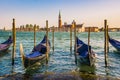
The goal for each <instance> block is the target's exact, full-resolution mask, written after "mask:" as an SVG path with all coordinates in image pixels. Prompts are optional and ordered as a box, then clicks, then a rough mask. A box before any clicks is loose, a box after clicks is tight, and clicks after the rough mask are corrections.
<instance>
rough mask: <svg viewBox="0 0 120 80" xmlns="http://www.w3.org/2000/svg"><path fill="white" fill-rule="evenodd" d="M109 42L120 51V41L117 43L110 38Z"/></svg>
mask: <svg viewBox="0 0 120 80" xmlns="http://www.w3.org/2000/svg"><path fill="white" fill-rule="evenodd" d="M109 42H110V44H111V45H112V46H113V47H114V48H115V49H117V50H118V51H120V41H117V40H115V39H112V38H110V37H109Z"/></svg>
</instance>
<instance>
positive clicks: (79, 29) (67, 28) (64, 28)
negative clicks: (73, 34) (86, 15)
mask: <svg viewBox="0 0 120 80" xmlns="http://www.w3.org/2000/svg"><path fill="white" fill-rule="evenodd" d="M71 27H72V24H67V23H66V22H65V23H64V25H62V19H61V14H60V11H59V16H58V28H59V31H66V32H68V31H70V28H71ZM73 29H74V27H72V31H73ZM76 31H77V32H84V27H83V24H76Z"/></svg>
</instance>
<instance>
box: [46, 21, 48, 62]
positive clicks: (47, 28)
mask: <svg viewBox="0 0 120 80" xmlns="http://www.w3.org/2000/svg"><path fill="white" fill-rule="evenodd" d="M46 38H47V39H46V47H47V52H46V64H48V57H49V55H48V20H46Z"/></svg>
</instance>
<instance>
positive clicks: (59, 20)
mask: <svg viewBox="0 0 120 80" xmlns="http://www.w3.org/2000/svg"><path fill="white" fill-rule="evenodd" d="M58 27H59V28H62V20H61V14H60V11H59V16H58Z"/></svg>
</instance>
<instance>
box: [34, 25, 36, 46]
mask: <svg viewBox="0 0 120 80" xmlns="http://www.w3.org/2000/svg"><path fill="white" fill-rule="evenodd" d="M35 46H36V24H35V25H34V47H35Z"/></svg>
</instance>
